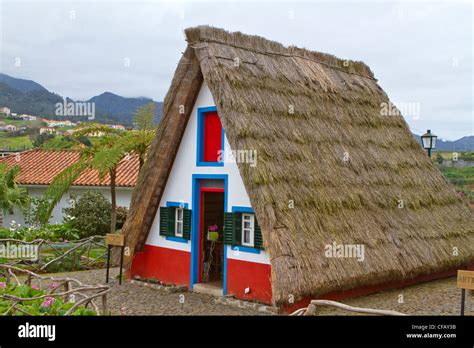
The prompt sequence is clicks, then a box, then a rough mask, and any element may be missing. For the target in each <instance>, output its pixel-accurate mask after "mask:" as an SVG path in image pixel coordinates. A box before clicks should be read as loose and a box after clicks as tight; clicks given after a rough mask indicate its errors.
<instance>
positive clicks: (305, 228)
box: [124, 27, 474, 304]
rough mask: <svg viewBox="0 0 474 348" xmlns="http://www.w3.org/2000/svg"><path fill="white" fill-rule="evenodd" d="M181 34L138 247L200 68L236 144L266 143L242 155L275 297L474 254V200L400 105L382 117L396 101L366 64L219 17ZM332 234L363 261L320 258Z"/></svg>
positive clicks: (411, 272)
mask: <svg viewBox="0 0 474 348" xmlns="http://www.w3.org/2000/svg"><path fill="white" fill-rule="evenodd" d="M186 37H187V41H188V47H187V49H186V52H185V53H184V55H183V57H182V59H181V61H180V63H179V65H178V68H177V71H176V74H175V77H174V80H173V82H172V85H171V88H170V91H169V92H168V94H167V96H166V99H165V104H164V117H163V120H162V122H161V124H160V128H159V131H158V134H157V137H156V139H155V141H154V143H153V145H152V148H151V150H150V158H149V159H148V161H147V163H146V165H145V166H144V169H143V172H142V173H141V178H140V181H139V184H138V187H137V189H136V190H135V194H134V198H133V202H132V207H131V214H130V217H129V219H128V220H127V222H126V225H125V227H124V232H125V233H126V234H127V238H128V243H129V245H130V246H131V247H132V249H133V248H135V250H140V249H141V248H142V247H143V244H144V243H145V241H146V237H147V235H148V231H149V229H150V226H151V223H152V221H153V218H154V214H155V213H156V209H157V205H158V202H159V200H160V198H161V195H162V193H163V189H164V186H165V184H166V180H167V176H168V175H169V172H170V170H171V165H172V163H173V160H174V157H175V155H176V152H177V148H178V146H179V142H180V140H181V137H182V134H183V131H184V128H185V126H186V123H187V120H188V119H189V113H190V112H191V108H192V105H193V103H194V101H195V98H196V95H197V92H198V91H199V87H200V85H201V80H202V76H203V78H204V80H205V81H206V83H207V84H208V86H209V89H210V91H211V93H212V95H213V98H214V101H215V103H216V105H217V109H218V113H219V116H220V118H221V120H222V124H223V126H224V129H225V131H226V136H227V138H228V140H229V143H230V145H231V146H232V148H233V149H251V150H257V153H258V162H257V166H256V167H255V168H253V167H251V166H249V165H246V164H239V165H238V166H239V170H240V174H241V176H242V179H243V182H244V184H245V187H246V189H247V192H248V194H249V196H250V200H251V202H252V206H253V208H254V210H255V213H256V215H257V219H258V221H259V223H260V224H261V225H262V233H263V239H264V245H265V248H266V250H267V252H268V253H269V255H270V259H271V266H272V267H271V269H272V287H273V299H274V302H275V303H279V304H281V303H284V302H285V301H287V299H288V295H290V294H292V295H294V296H295V297H296V298H301V297H304V296H315V295H318V294H322V293H327V292H330V291H333V290H343V289H349V288H355V287H358V286H361V285H369V284H376V283H382V282H386V281H395V280H401V279H406V278H411V277H415V276H418V275H423V274H428V273H432V272H435V271H441V270H445V269H448V268H452V267H461V266H462V265H465V264H466V263H468V262H470V261H472V260H473V259H474V223H473V217H472V216H471V213H470V211H469V209H468V207H467V206H466V205H465V204H464V203H463V202H462V201H461V200H460V198H459V197H458V196H457V195H456V193H455V191H454V189H453V187H452V186H451V185H450V184H449V183H448V182H447V181H446V180H445V179H444V178H443V176H442V175H441V173H440V172H439V171H438V169H437V168H436V167H435V166H434V165H433V164H432V163H431V162H430V160H429V159H428V157H427V156H426V153H424V151H423V150H422V149H421V147H420V145H419V144H418V143H417V142H416V140H415V139H414V137H413V136H412V135H411V133H410V131H409V128H408V126H407V124H406V122H405V121H404V119H403V117H401V116H381V103H388V101H389V100H388V97H387V95H386V94H385V93H384V91H383V90H382V89H381V88H380V86H379V85H378V84H377V81H376V80H375V79H374V75H373V74H372V72H371V71H370V69H369V68H368V67H367V66H366V65H365V64H363V63H361V62H353V61H343V60H340V59H338V58H336V57H334V56H331V55H327V54H322V53H318V52H311V51H307V50H304V49H300V48H295V47H288V48H287V47H284V46H282V45H281V44H279V43H276V42H273V41H269V40H266V39H263V38H260V37H256V36H247V35H244V34H241V33H228V32H226V31H224V30H220V29H215V28H210V27H197V28H191V29H187V30H186ZM235 58H238V59H239V63H240V64H238V66H235V62H236V60H235ZM179 105H185V106H186V115H185V116H186V117H183V115H180V114H179V112H178V107H179ZM291 108H293V109H294V112H293V113H291V112H289V111H290V110H291ZM289 201H294V208H291V207H289V205H290V204H289ZM402 205H403V207H401V206H402ZM333 242H336V243H338V244H364V245H365V260H364V261H363V262H359V261H357V259H355V258H327V257H325V255H324V248H325V246H326V245H327V244H331V243H333ZM453 248H457V249H458V251H459V252H458V254H457V255H455V254H456V253H455V252H453ZM453 254H454V255H453Z"/></svg>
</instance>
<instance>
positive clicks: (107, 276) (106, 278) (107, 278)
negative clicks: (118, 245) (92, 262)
mask: <svg viewBox="0 0 474 348" xmlns="http://www.w3.org/2000/svg"><path fill="white" fill-rule="evenodd" d="M110 250H112V245H110V244H109V245H108V246H107V271H106V273H105V282H106V283H108V282H109V269H110Z"/></svg>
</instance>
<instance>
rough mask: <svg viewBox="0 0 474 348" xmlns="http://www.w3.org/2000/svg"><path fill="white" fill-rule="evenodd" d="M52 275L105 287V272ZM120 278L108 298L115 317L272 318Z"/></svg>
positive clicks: (207, 298) (113, 273)
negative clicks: (237, 316)
mask: <svg viewBox="0 0 474 348" xmlns="http://www.w3.org/2000/svg"><path fill="white" fill-rule="evenodd" d="M49 275H50V276H53V277H58V278H59V277H65V276H68V277H70V278H76V279H78V280H79V281H81V282H83V283H85V284H103V283H105V270H91V271H82V272H69V273H55V274H49ZM117 275H118V268H114V269H111V274H110V277H111V278H114V280H113V282H112V283H109V285H111V288H112V291H111V292H109V293H108V294H107V305H108V308H109V310H110V311H111V314H113V315H265V314H267V315H268V313H262V312H259V311H257V310H254V309H251V308H239V307H234V306H229V305H224V304H218V303H215V298H214V297H212V296H209V295H205V294H197V293H193V292H190V291H184V292H181V293H180V292H178V293H168V292H166V291H164V290H159V289H152V288H148V287H143V286H140V285H136V284H131V283H130V282H128V281H127V282H122V285H118V280H117V279H115V277H116V276H117ZM180 295H181V296H180ZM183 296H184V297H183ZM180 300H181V302H183V303H180ZM183 300H184V301H183Z"/></svg>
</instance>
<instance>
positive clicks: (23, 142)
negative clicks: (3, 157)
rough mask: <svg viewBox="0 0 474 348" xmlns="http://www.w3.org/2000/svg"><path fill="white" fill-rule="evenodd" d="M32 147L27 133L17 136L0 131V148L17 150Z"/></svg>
mask: <svg viewBox="0 0 474 348" xmlns="http://www.w3.org/2000/svg"><path fill="white" fill-rule="evenodd" d="M32 147H33V144H32V143H31V139H30V137H29V136H28V135H22V136H18V137H9V136H7V134H6V133H5V132H0V149H2V150H9V151H17V150H28V149H31V148H32Z"/></svg>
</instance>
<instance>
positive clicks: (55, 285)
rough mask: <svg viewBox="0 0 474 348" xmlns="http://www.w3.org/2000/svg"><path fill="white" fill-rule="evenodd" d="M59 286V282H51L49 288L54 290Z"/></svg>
mask: <svg viewBox="0 0 474 348" xmlns="http://www.w3.org/2000/svg"><path fill="white" fill-rule="evenodd" d="M58 286H59V284H58V283H50V284H49V285H48V289H50V290H54V289H56V288H57V287H58Z"/></svg>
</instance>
